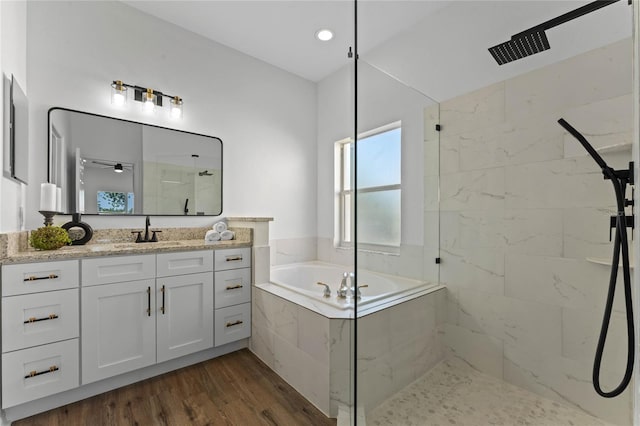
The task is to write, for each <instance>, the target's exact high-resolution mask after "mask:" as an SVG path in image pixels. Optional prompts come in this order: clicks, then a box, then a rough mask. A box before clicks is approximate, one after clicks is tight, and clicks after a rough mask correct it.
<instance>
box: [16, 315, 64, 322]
mask: <svg viewBox="0 0 640 426" xmlns="http://www.w3.org/2000/svg"><path fill="white" fill-rule="evenodd" d="M57 318H60V317H59V316H58V315H56V314H49V316H48V317H42V318H36V317H30V318H29V319H28V320H26V321H24V323H25V324H31V323H32V322H39V321H49V320H52V319H57Z"/></svg>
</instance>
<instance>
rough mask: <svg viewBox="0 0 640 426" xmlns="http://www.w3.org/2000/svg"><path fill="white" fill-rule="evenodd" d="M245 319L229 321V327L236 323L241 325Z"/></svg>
mask: <svg viewBox="0 0 640 426" xmlns="http://www.w3.org/2000/svg"><path fill="white" fill-rule="evenodd" d="M243 322H244V321H242V320H238V321H234V322H228V323H227V327H233V326H234V325H240V324H242V323H243Z"/></svg>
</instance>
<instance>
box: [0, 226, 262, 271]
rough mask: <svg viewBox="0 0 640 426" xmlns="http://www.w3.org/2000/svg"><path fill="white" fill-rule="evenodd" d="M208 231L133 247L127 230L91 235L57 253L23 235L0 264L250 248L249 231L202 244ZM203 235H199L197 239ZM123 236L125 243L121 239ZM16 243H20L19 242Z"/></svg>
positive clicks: (177, 233) (177, 232)
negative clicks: (87, 240)
mask: <svg viewBox="0 0 640 426" xmlns="http://www.w3.org/2000/svg"><path fill="white" fill-rule="evenodd" d="M208 229H210V228H183V229H171V230H169V229H167V230H165V231H167V232H166V234H167V235H168V236H171V239H167V240H161V241H158V242H155V243H135V242H133V241H131V237H130V232H129V230H120V229H118V230H100V231H98V232H96V234H99V235H98V238H96V234H94V238H93V240H92V243H90V244H87V245H82V246H65V247H62V248H59V249H58V250H36V249H34V248H32V247H28V243H25V241H22V240H25V239H26V238H27V237H26V233H25V235H19V236H16V237H15V238H14V240H15V241H11V242H10V243H9V244H8V245H9V246H12V248H13V249H9V247H7V248H6V249H5V250H4V253H3V254H4V255H3V256H0V264H14V263H29V262H42V261H48V260H66V259H80V258H87V257H98V256H124V255H131V254H153V253H164V252H176V251H190V250H216V249H229V248H238V247H251V246H252V240H253V233H252V230H251V229H249V228H230V229H232V230H233V231H234V232H235V233H236V239H234V240H230V241H216V242H215V243H210V244H205V242H204V232H206V230H208ZM200 234H202V235H200ZM124 236H126V238H127V239H123V238H124ZM18 240H21V241H19V242H18Z"/></svg>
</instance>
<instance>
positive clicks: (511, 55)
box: [489, 0, 631, 65]
mask: <svg viewBox="0 0 640 426" xmlns="http://www.w3.org/2000/svg"><path fill="white" fill-rule="evenodd" d="M618 1H620V0H597V1H594V2H591V3H587V4H586V5H584V6H582V7H579V8H577V9H575V10H572V11H570V12H567V13H565V14H564V15H560V16H558V17H557V18H553V19H551V20H549V21H546V22H543V23H542V24H540V25H536V26H535V27H532V28H529V29H528V30H525V31H523V32H521V33H518V34H516V35H514V36H512V37H511V40H509V41H505V42H504V43H500V44H497V45H495V46H493V47H490V48H489V53H491V55H492V56H493V59H495V60H496V62H497V63H498V65H504V64H506V63H509V62H513V61H515V60H518V59H522V58H525V57H527V56H530V55H533V54H535V53H539V52H543V51H545V50H549V49H550V48H551V46H550V45H549V40H548V39H547V34H546V33H545V31H546V30H548V29H550V28H553V27H556V26H558V25H560V24H564V23H565V22H569V21H571V20H572V19H576V18H579V17H580V16H582V15H586V14H587V13H590V12H593V11H595V10H598V9H600V8H603V7H605V6H609V5H610V4H613V3H616V2H618ZM630 4H631V3H630Z"/></svg>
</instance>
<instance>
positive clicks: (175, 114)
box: [171, 96, 183, 118]
mask: <svg viewBox="0 0 640 426" xmlns="http://www.w3.org/2000/svg"><path fill="white" fill-rule="evenodd" d="M182 104H183V102H182V99H180V97H179V96H174V97H173V98H171V118H182Z"/></svg>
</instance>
